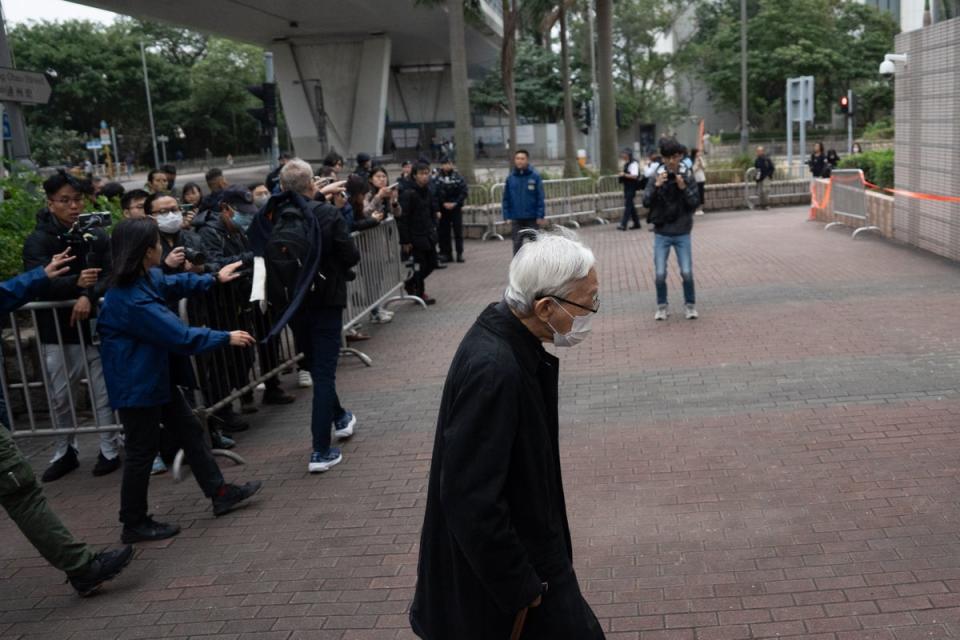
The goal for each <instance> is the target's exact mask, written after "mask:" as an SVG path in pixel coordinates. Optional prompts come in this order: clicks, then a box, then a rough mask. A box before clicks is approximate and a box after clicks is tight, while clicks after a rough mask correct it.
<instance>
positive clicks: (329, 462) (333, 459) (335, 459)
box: [307, 447, 343, 473]
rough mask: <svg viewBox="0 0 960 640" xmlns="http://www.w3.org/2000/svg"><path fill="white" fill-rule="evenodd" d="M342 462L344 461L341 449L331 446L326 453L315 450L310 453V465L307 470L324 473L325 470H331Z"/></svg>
mask: <svg viewBox="0 0 960 640" xmlns="http://www.w3.org/2000/svg"><path fill="white" fill-rule="evenodd" d="M341 462H343V455H342V454H341V453H340V449H337V448H336V447H330V448H329V449H327V452H326V453H323V452H320V451H314V452H313V453H312V454H311V455H310V465H309V466H308V467H307V470H308V471H310V473H323V472H324V471H329V470H330V469H332V468H333V467H334V466H336V465H338V464H340V463H341Z"/></svg>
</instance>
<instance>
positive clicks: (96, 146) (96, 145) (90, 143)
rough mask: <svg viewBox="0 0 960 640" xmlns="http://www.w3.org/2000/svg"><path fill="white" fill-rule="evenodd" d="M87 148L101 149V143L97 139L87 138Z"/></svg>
mask: <svg viewBox="0 0 960 640" xmlns="http://www.w3.org/2000/svg"><path fill="white" fill-rule="evenodd" d="M87 149H103V143H101V142H100V141H99V140H88V141H87Z"/></svg>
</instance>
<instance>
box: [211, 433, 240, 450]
mask: <svg viewBox="0 0 960 640" xmlns="http://www.w3.org/2000/svg"><path fill="white" fill-rule="evenodd" d="M235 446H237V441H236V440H234V439H233V438H231V437H230V436H225V435H223V434H222V433H220V432H219V431H211V432H210V447H211V448H212V449H233V448H234V447H235Z"/></svg>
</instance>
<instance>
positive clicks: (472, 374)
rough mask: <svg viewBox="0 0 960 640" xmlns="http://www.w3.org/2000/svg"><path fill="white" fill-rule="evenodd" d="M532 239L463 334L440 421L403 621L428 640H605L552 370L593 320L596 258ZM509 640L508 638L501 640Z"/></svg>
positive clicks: (554, 241) (580, 249)
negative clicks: (569, 492) (574, 536)
mask: <svg viewBox="0 0 960 640" xmlns="http://www.w3.org/2000/svg"><path fill="white" fill-rule="evenodd" d="M568 233H569V232H567V233H565V234H557V235H552V234H546V233H534V234H533V236H534V239H533V241H532V242H527V243H525V244H524V245H523V246H522V247H521V249H520V251H519V252H518V253H517V255H516V256H514V258H513V261H512V263H511V264H510V274H509V285H508V287H507V289H506V292H505V294H504V297H503V300H502V301H501V302H499V303H496V304H493V305H491V306H489V307H487V308H486V310H485V311H483V312H482V313H481V314H480V317H479V318H478V319H477V321H476V322H475V323H474V325H473V326H472V327H471V328H470V330H469V331H468V332H467V335H466V336H465V337H464V339H463V341H462V342H461V343H460V348H459V349H458V350H457V354H456V355H455V356H454V359H453V362H452V363H451V365H450V370H449V372H448V374H447V380H446V384H445V385H444V389H443V395H442V398H441V404H440V414H439V418H438V420H437V431H436V436H435V439H434V447H433V458H432V463H431V467H430V479H429V484H428V489H427V505H426V513H425V515H424V521H423V531H422V534H421V539H420V561H419V563H418V569H417V584H416V589H415V592H414V599H413V605H412V606H411V610H410V624H411V626H412V628H413V631H414V633H416V634H417V635H418V636H419V637H420V638H423V639H424V640H452V639H454V638H455V639H456V640H490V639H501V638H502V639H503V640H506V639H507V638H523V640H601V639H602V638H604V634H603V631H602V629H601V628H600V624H599V623H598V621H597V618H596V616H595V615H594V613H593V611H591V609H590V606H589V605H588V604H587V602H586V601H585V600H584V598H583V595H582V594H581V592H580V587H579V585H578V581H577V576H576V573H575V571H574V568H573V548H572V544H571V538H570V527H569V523H568V521H567V512H566V504H565V499H564V493H563V478H562V471H561V464H560V448H559V437H558V435H559V419H558V414H557V405H558V399H559V390H558V381H559V373H560V372H559V367H560V361H559V359H557V358H556V357H555V356H553V355H550V354H549V353H547V351H546V350H545V349H544V348H543V344H544V343H552V344H553V345H554V346H556V347H570V346H573V345H575V344H578V343H580V342H581V341H582V340H584V339H585V338H586V337H587V336H588V335H589V333H590V321H591V319H592V317H593V315H594V314H595V313H596V312H597V311H598V310H599V298H598V292H599V285H598V278H597V271H596V261H595V258H594V255H593V252H592V251H591V250H590V249H589V248H587V247H586V246H584V245H583V244H581V243H580V242H579V241H577V240H576V239H574V238H573V237H568V235H567V234H568ZM511 634H512V635H511Z"/></svg>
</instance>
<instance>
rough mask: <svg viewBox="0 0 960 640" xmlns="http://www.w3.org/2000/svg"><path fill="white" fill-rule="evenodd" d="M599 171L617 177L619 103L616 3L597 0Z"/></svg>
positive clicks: (607, 0)
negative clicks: (615, 68) (615, 81)
mask: <svg viewBox="0 0 960 640" xmlns="http://www.w3.org/2000/svg"><path fill="white" fill-rule="evenodd" d="M597 83H598V85H599V90H600V91H599V93H600V95H599V102H600V107H599V111H600V113H599V123H600V170H601V171H603V172H604V173H617V169H618V167H617V103H616V96H615V94H614V90H613V0H597Z"/></svg>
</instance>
